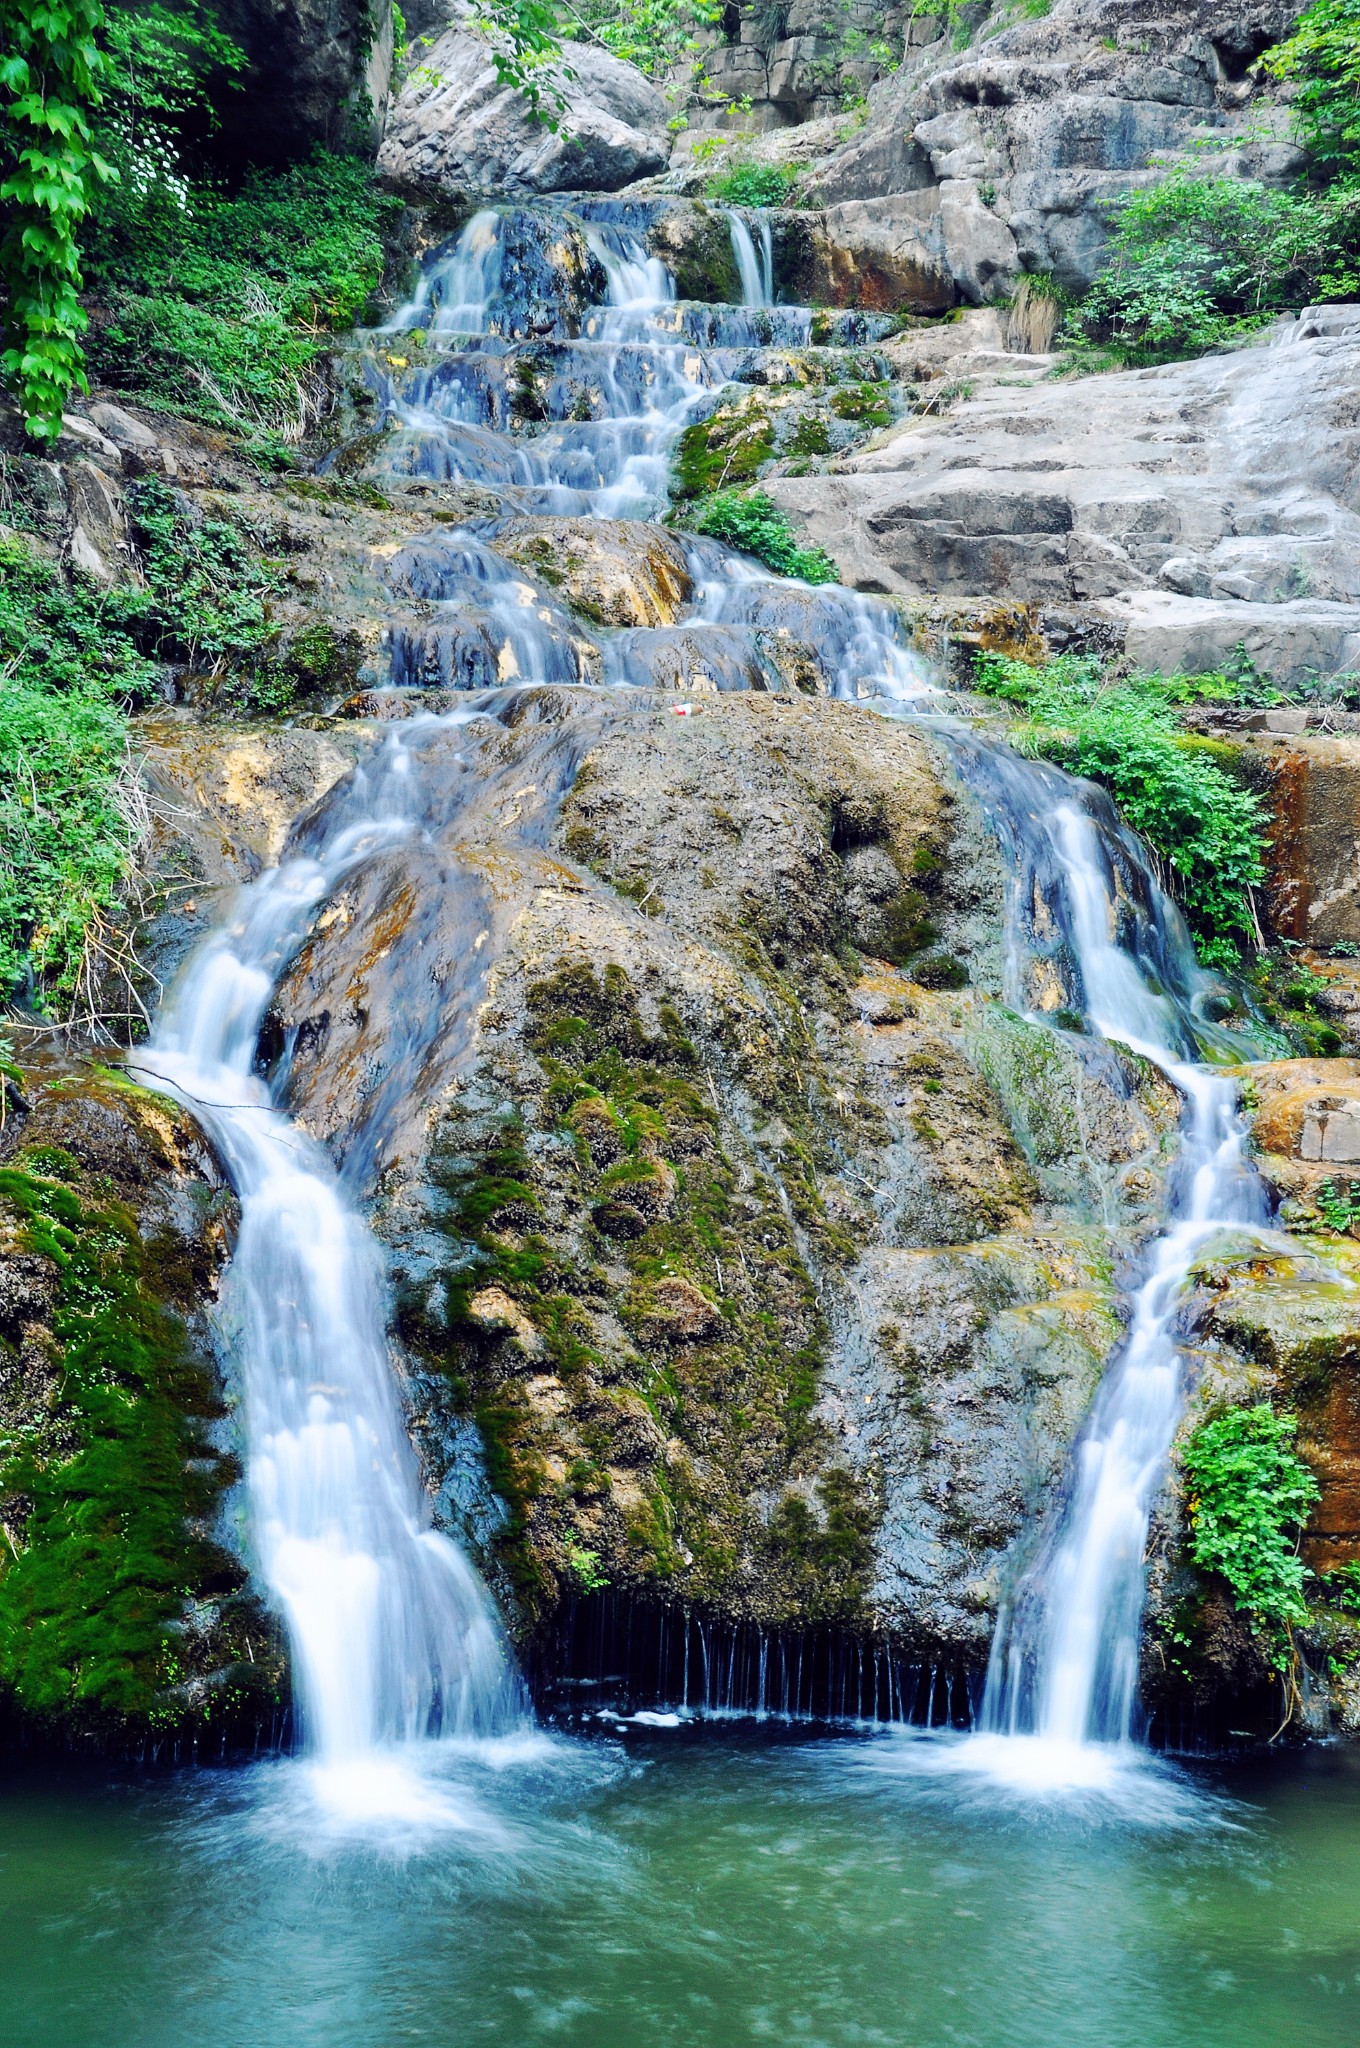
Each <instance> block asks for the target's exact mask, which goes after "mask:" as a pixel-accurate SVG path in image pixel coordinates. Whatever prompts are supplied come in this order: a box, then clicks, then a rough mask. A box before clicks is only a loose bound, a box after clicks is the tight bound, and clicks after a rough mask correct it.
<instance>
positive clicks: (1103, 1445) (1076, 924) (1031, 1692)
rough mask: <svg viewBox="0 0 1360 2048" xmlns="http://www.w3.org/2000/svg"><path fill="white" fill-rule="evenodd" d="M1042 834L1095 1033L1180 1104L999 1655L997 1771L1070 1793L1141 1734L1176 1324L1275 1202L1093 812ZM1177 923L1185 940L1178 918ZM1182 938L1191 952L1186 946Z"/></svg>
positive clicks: (1075, 811)
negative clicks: (1193, 1293) (1104, 1360)
mask: <svg viewBox="0 0 1360 2048" xmlns="http://www.w3.org/2000/svg"><path fill="white" fill-rule="evenodd" d="M1043 829H1044V830H1045V831H1046V832H1047V834H1048V836H1049V839H1050V841H1051V845H1052V849H1053V853H1054V855H1055V856H1056V860H1057V863H1058V866H1059V868H1060V870H1061V873H1062V877H1063V884H1064V894H1065V898H1066V909H1067V917H1066V931H1067V935H1068V938H1069V941H1070V944H1071V947H1072V950H1073V953H1074V954H1075V957H1076V962H1077V966H1078V971H1079V974H1080V978H1081V983H1082V986H1083V989H1084V991H1085V1009H1086V1015H1087V1019H1088V1022H1089V1024H1090V1025H1091V1027H1092V1028H1093V1029H1095V1030H1096V1031H1098V1032H1099V1033H1100V1034H1101V1035H1102V1036H1103V1037H1104V1038H1106V1039H1109V1040H1113V1041H1118V1042H1120V1043H1122V1044H1124V1045H1126V1046H1128V1047H1129V1049H1130V1050H1131V1051H1133V1052H1135V1053H1137V1054H1139V1055H1141V1056H1142V1057H1143V1058H1145V1059H1148V1060H1150V1061H1152V1062H1153V1063H1154V1064H1155V1065H1157V1066H1158V1067H1160V1068H1161V1070H1162V1071H1163V1073H1165V1074H1166V1076H1167V1078H1168V1079H1169V1080H1170V1081H1171V1082H1172V1083H1173V1084H1174V1085H1175V1087H1176V1088H1177V1089H1178V1090H1179V1092H1180V1094H1181V1096H1182V1097H1183V1099H1184V1102H1185V1105H1186V1108H1185V1115H1184V1119H1183V1124H1182V1149H1181V1155H1180V1158H1179V1159H1178V1161H1177V1163H1176V1167H1175V1171H1174V1174H1173V1180H1172V1189H1171V1204H1172V1213H1171V1217H1170V1220H1169V1222H1168V1224H1167V1226H1166V1228H1165V1229H1164V1230H1163V1232H1162V1233H1161V1235H1160V1236H1159V1237H1158V1238H1157V1240H1156V1241H1155V1243H1154V1244H1153V1245H1152V1246H1151V1248H1150V1249H1149V1251H1148V1253H1147V1255H1146V1269H1145V1276H1144V1278H1143V1281H1142V1283H1141V1285H1140V1286H1139V1288H1138V1290H1137V1292H1136V1294H1135V1296H1134V1299H1133V1304H1132V1315H1131V1319H1130V1326H1129V1332H1128V1336H1127V1338H1126V1340H1125V1341H1124V1343H1123V1345H1122V1346H1121V1347H1120V1349H1119V1350H1118V1352H1117V1353H1116V1355H1115V1357H1114V1359H1113V1360H1112V1362H1111V1363H1110V1365H1109V1366H1108V1367H1107V1369H1106V1373H1105V1378H1104V1380H1103V1381H1102V1384H1101V1387H1100V1391H1099V1394H1098V1395H1097V1398H1096V1402H1095V1406H1094V1409H1093V1411H1092V1414H1091V1416H1090V1417H1089V1419H1088V1422H1087V1425H1086V1428H1085V1429H1084V1431H1083V1433H1082V1436H1081V1439H1080V1441H1079V1443H1078V1446H1077V1451H1076V1457H1075V1464H1074V1469H1073V1473H1072V1476H1071V1482H1070V1487H1069V1495H1068V1500H1067V1503H1066V1507H1065V1511H1064V1513H1063V1516H1062V1519H1061V1522H1060V1525H1059V1528H1058V1530H1057V1531H1056V1533H1055V1536H1054V1538H1053V1540H1052V1541H1051V1543H1050V1545H1049V1546H1048V1548H1047V1549H1046V1551H1045V1553H1044V1554H1043V1556H1042V1557H1041V1559H1040V1560H1039V1563H1038V1564H1037V1566H1036V1567H1035V1568H1034V1570H1033V1572H1032V1574H1031V1576H1030V1579H1029V1581H1028V1583H1027V1585H1026V1586H1025V1587H1024V1588H1022V1592H1021V1598H1020V1600H1019V1601H1018V1602H1017V1605H1016V1608H1015V1610H1014V1612H1013V1613H1010V1614H1003V1616H1002V1618H1001V1621H1000V1624H999V1626H998V1630H997V1637H996V1642H995V1645H994V1648H993V1658H992V1669H991V1672H990V1674H989V1682H988V1690H987V1699H986V1705H985V1709H984V1727H985V1728H986V1729H987V1730H988V1731H990V1732H991V1733H993V1734H998V1733H1000V1734H1004V1735H1007V1736H1010V1737H1026V1736H1028V1737H1030V1738H1033V1744H1032V1746H1031V1747H1029V1748H1028V1749H1021V1750H1019V1751H1014V1750H1013V1751H1011V1752H1010V1753H1009V1755H1008V1756H998V1757H997V1758H996V1759H995V1760H996V1761H997V1763H998V1764H999V1766H1000V1767H1001V1768H1003V1769H1004V1770H1007V1771H1017V1770H1018V1771H1019V1772H1020V1773H1021V1774H1022V1775H1028V1774H1033V1775H1035V1776H1037V1777H1040V1778H1044V1777H1049V1776H1051V1777H1053V1778H1055V1779H1057V1780H1058V1781H1059V1782H1061V1781H1062V1780H1063V1779H1064V1778H1065V1777H1067V1776H1068V1775H1070V1774H1072V1773H1074V1772H1075V1773H1076V1774H1077V1775H1082V1774H1084V1772H1085V1769H1086V1765H1085V1764H1084V1763H1083V1760H1082V1759H1081V1757H1080V1756H1079V1755H1078V1754H1077V1753H1078V1752H1079V1751H1080V1750H1081V1748H1082V1746H1083V1745H1085V1744H1089V1743H1103V1744H1115V1745H1123V1744H1127V1743H1128V1742H1129V1740H1130V1737H1131V1735H1132V1733H1133V1725H1134V1712H1135V1703H1136V1696H1137V1680H1138V1650H1139V1637H1140V1624H1141V1620H1142V1611H1143V1592H1144V1585H1143V1581H1144V1565H1143V1554H1144V1548H1145V1545H1146V1541H1147V1534H1148V1524H1149V1520H1150V1517H1151V1514H1152V1508H1153V1505H1154V1502H1155V1500H1156V1496H1157V1492H1158V1489H1159V1487H1160V1486H1161V1483H1162V1480H1163V1477H1164V1475H1165V1471H1166V1461H1167V1456H1168V1453H1169V1451H1170V1448H1171V1442H1172V1438H1173V1437H1174V1435H1175V1432H1176V1427H1177V1424H1178V1422H1179V1420H1180V1415H1181V1411H1182V1407H1183V1403H1184V1395H1185V1387H1184V1377H1183V1365H1182V1359H1181V1353H1180V1348H1179V1345H1178V1341H1177V1332H1176V1318H1177V1314H1178V1311H1179V1310H1180V1308H1181V1307H1182V1305H1183V1303H1184V1299H1185V1292H1186V1287H1187V1283H1188V1280H1189V1276H1190V1271H1191V1268H1192V1267H1193V1265H1194V1262H1195V1259H1196V1258H1197V1256H1198V1254H1199V1253H1200V1251H1201V1250H1202V1248H1203V1246H1204V1245H1205V1243H1206V1241H1207V1240H1208V1239H1209V1238H1211V1237H1212V1236H1213V1235H1214V1234H1215V1232H1217V1231H1220V1230H1225V1229H1230V1228H1233V1227H1238V1228H1241V1227H1243V1226H1246V1227H1259V1226H1261V1225H1263V1224H1264V1223H1265V1220H1266V1204H1265V1197H1264V1191H1263V1189H1262V1186H1261V1182H1260V1180H1259V1179H1258V1177H1257V1175H1256V1174H1255V1172H1254V1170H1253V1169H1252V1168H1251V1166H1250V1164H1249V1162H1248V1160H1247V1157H1246V1150H1245V1145H1246V1132H1245V1128H1244V1125H1243V1123H1242V1121H1241V1118H1240V1117H1239V1116H1238V1114H1237V1106H1236V1090H1235V1088H1234V1086H1233V1084H1232V1082H1231V1081H1229V1080H1227V1079H1224V1078H1222V1077H1221V1076H1218V1075H1215V1074H1214V1073H1213V1072H1212V1071H1210V1070H1209V1069H1206V1068H1205V1067H1203V1066H1200V1065H1198V1064H1196V1063H1195V1062H1193V1061H1191V1060H1189V1059H1187V1058H1186V1057H1185V1056H1184V1046H1185V1040H1186V1024H1185V1019H1184V1017H1183V1015H1182V1014H1181V1013H1180V1011H1179V1010H1178V1009H1177V1007H1176V1005H1175V1004H1174V1003H1173V1002H1172V1001H1171V1000H1170V999H1169V998H1168V996H1167V995H1165V994H1164V993H1162V992H1161V991H1160V990H1158V989H1156V988H1154V987H1152V986H1150V984H1149V981H1148V978H1147V976H1146V973H1145V972H1144V971H1142V970H1141V969H1140V967H1139V965H1138V964H1137V963H1136V962H1135V960H1134V959H1133V957H1132V956H1131V955H1130V953H1129V952H1127V951H1126V950H1125V949H1124V948H1123V947H1121V946H1119V945H1118V944H1116V943H1115V938H1114V933H1115V930H1116V929H1117V925H1118V918H1119V904H1118V901H1117V896H1116V892H1115V888H1114V875H1113V871H1112V868H1111V865H1110V861H1109V858H1108V855H1107V853H1106V850H1105V849H1104V848H1103V847H1102V844H1101V840H1100V836H1099V834H1098V832H1097V829H1096V827H1095V824H1094V822H1093V820H1092V818H1091V816H1090V814H1089V813H1088V812H1087V811H1084V810H1082V809H1081V808H1079V807H1078V805H1077V804H1075V803H1065V804H1060V805H1059V806H1058V807H1057V808H1056V809H1054V810H1052V811H1050V812H1049V813H1048V814H1047V815H1046V817H1045V818H1044V820H1043ZM1159 907H1160V906H1159ZM1167 908H1168V909H1169V906H1168V907H1167ZM1170 921H1171V922H1172V923H1173V926H1179V919H1177V918H1176V917H1175V913H1174V912H1172V913H1171V914H1170ZM1174 936H1175V937H1177V938H1179V939H1180V941H1181V944H1182V946H1183V947H1185V948H1187V949H1188V940H1186V939H1185V938H1184V935H1183V933H1182V932H1179V931H1176V932H1174Z"/></svg>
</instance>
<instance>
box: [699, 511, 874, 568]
mask: <svg viewBox="0 0 1360 2048" xmlns="http://www.w3.org/2000/svg"><path fill="white" fill-rule="evenodd" d="M693 524H694V530H695V532H696V533H706V534H708V535H709V536H710V537H711V538H712V539H713V540H720V541H722V542H723V544H724V545H725V546H726V547H729V548H738V549H740V551H741V552H742V553H743V554H747V555H754V556H755V557H756V559H757V560H758V561H761V562H764V564H765V566H766V568H767V569H773V570H774V571H775V573H776V575H779V576H796V577H797V578H798V580H799V581H800V582H802V583H839V582H840V574H839V572H838V570H837V568H836V565H835V563H834V562H833V561H832V559H831V557H830V555H828V554H825V553H824V552H823V550H822V549H821V548H801V547H799V545H798V542H797V540H796V539H795V537H794V531H793V528H792V526H791V525H790V524H789V519H788V514H787V513H785V512H783V511H781V510H780V508H779V506H778V505H776V504H775V502H774V500H773V499H772V498H769V497H767V496H766V494H765V492H764V491H715V492H714V494H713V496H712V497H711V498H709V499H707V500H706V501H705V502H704V504H703V506H702V508H701V509H700V510H699V511H698V512H697V513H696V514H695V515H694V520H693Z"/></svg>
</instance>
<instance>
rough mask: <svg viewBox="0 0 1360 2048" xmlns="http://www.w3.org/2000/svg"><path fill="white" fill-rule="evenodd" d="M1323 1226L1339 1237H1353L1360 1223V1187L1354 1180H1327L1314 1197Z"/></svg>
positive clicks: (1314, 1204) (1315, 1206) (1314, 1205)
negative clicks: (1343, 1181)
mask: <svg viewBox="0 0 1360 2048" xmlns="http://www.w3.org/2000/svg"><path fill="white" fill-rule="evenodd" d="M1313 1207H1314V1208H1315V1209H1316V1211H1317V1215H1318V1221H1319V1223H1320V1224H1321V1226H1322V1227H1323V1228H1324V1229H1326V1230H1330V1231H1331V1232H1332V1233H1333V1234H1334V1235H1335V1236H1337V1237H1348V1236H1351V1235H1353V1233H1354V1231H1355V1227H1356V1225H1357V1224H1358V1223H1360V1186H1357V1184H1356V1182H1355V1181H1353V1180H1350V1181H1346V1182H1345V1183H1344V1185H1343V1183H1342V1182H1340V1181H1335V1180H1325V1181H1323V1183H1322V1186H1321V1187H1320V1188H1319V1189H1318V1191H1317V1193H1316V1194H1315V1195H1314V1197H1313Z"/></svg>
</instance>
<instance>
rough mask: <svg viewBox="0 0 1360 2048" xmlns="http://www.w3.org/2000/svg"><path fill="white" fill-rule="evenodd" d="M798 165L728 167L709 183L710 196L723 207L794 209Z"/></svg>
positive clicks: (741, 164) (745, 164)
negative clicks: (778, 207)
mask: <svg viewBox="0 0 1360 2048" xmlns="http://www.w3.org/2000/svg"><path fill="white" fill-rule="evenodd" d="M800 169H801V166H800V165H798V164H753V163H734V164H728V165H727V167H726V168H725V169H724V170H721V171H717V172H715V173H714V175H713V176H712V177H711V178H710V179H709V181H708V186H707V193H708V197H709V198H710V199H714V200H717V202H718V203H719V205H722V206H791V205H792V204H793V188H794V186H795V185H796V184H797V182H798V173H799V170H800Z"/></svg>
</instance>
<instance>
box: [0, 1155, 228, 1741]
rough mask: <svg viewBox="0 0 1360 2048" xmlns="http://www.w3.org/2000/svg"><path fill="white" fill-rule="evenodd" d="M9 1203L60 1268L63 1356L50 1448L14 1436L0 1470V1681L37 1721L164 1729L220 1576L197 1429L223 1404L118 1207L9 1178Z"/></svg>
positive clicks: (34, 1179) (22, 1175)
mask: <svg viewBox="0 0 1360 2048" xmlns="http://www.w3.org/2000/svg"><path fill="white" fill-rule="evenodd" d="M0 1202H3V1203H4V1205H5V1207H6V1208H8V1209H9V1210H10V1212H11V1213H12V1214H13V1215H15V1216H17V1218H18V1219H19V1221H20V1226H21V1235H22V1239H23V1241H24V1243H25V1244H26V1245H27V1247H28V1248H29V1249H30V1250H31V1251H33V1252H35V1253H38V1254H40V1255H41V1256H43V1257H45V1258H48V1259H50V1260H52V1261H53V1262H54V1264H55V1265H56V1268H57V1271H58V1303H57V1309H56V1313H55V1316H54V1319H53V1334H54V1335H55V1337H56V1339H57V1341H58V1342H59V1343H60V1345H61V1348H62V1349H61V1365H62V1378H61V1395H60V1402H61V1409H60V1427H59V1432H58V1434H57V1436H56V1438H55V1440H50V1439H49V1440H43V1438H42V1437H41V1436H40V1435H39V1433H38V1431H36V1430H35V1431H34V1432H33V1433H32V1434H31V1435H29V1436H28V1437H25V1436H22V1435H21V1436H20V1437H19V1438H18V1440H17V1441H16V1440H11V1442H10V1443H9V1445H8V1446H7V1447H6V1448H7V1452H8V1455H7V1456H6V1457H5V1459H4V1462H3V1464H0V1498H2V1499H3V1500H4V1501H5V1503H6V1505H7V1506H8V1507H9V1508H10V1510H11V1512H13V1511H15V1510H16V1509H19V1510H21V1511H22V1540H21V1544H20V1546H19V1547H18V1548H17V1552H15V1551H14V1550H11V1552H10V1554H9V1556H8V1557H7V1559H6V1562H5V1564H4V1568H3V1571H2V1572H0V1682H3V1684H4V1685H5V1686H6V1687H7V1688H8V1689H9V1690H11V1691H12V1692H13V1693H14V1694H15V1696H16V1697H17V1699H18V1700H19V1702H20V1704H21V1705H22V1706H23V1707H24V1708H25V1709H26V1710H27V1711H28V1712H30V1713H33V1714H45V1715H56V1714H63V1713H68V1712H70V1711H72V1710H86V1711H89V1710H95V1711H98V1712H102V1713H105V1714H113V1715H119V1716H124V1715H138V1716H143V1715H150V1716H151V1717H152V1718H153V1719H154V1718H155V1717H156V1713H157V1696H158V1694H160V1693H161V1692H163V1690H164V1688H165V1686H166V1684H167V1682H168V1681H169V1680H170V1679H172V1678H173V1676H174V1673H175V1657H174V1624H175V1621H176V1619H177V1617H178V1616H179V1614H180V1612H181V1610H182V1606H183V1601H184V1596H185V1592H186V1589H189V1588H192V1587H194V1586H196V1585H201V1584H202V1583H203V1582H204V1581H205V1580H207V1581H209V1582H211V1581H212V1580H213V1579H217V1580H218V1581H219V1582H220V1580H221V1577H222V1573H223V1566H224V1562H225V1561H224V1560H222V1559H220V1558H219V1557H218V1556H217V1555H216V1554H215V1553H214V1552H213V1551H212V1549H211V1547H210V1546H209V1545H208V1544H207V1543H206V1542H205V1541H203V1540H202V1539H201V1538H199V1537H196V1536H195V1535H194V1534H193V1533H192V1532H193V1527H194V1525H195V1524H201V1522H202V1521H203V1520H204V1519H205V1518H207V1517H208V1516H210V1515H211V1513H212V1511H213V1508H214V1506H215V1504H216V1501H217V1499H218V1497H219V1496H220V1494H221V1491H222V1488H223V1485H224V1483H225V1481H226V1479H227V1477H229V1472H228V1470H227V1468H226V1466H225V1464H224V1461H223V1460H222V1459H221V1458H220V1457H218V1456H217V1455H216V1454H215V1453H214V1452H213V1450H212V1446H211V1444H210V1442H209V1440H208V1438H207V1434H206V1429H205V1423H206V1421H207V1419H208V1418H209V1417H210V1416H211V1415H212V1414H214V1413H216V1412H217V1408H216V1404H215V1402H214V1400H213V1397H212V1393H211V1389H210V1387H209V1385H208V1382H207V1380H206V1377H205V1375H204V1374H203V1373H202V1371H201V1369H200V1368H199V1367H198V1366H197V1365H196V1363H195V1361H194V1360H193V1358H192V1356H191V1354H190V1352H189V1349H188V1346H187V1342H186V1339H185V1335H184V1331H183V1328H182V1326H181V1325H180V1323H179V1322H178V1321H177V1320H176V1318H175V1317H173V1316H172V1315H171V1314H169V1312H168V1311H167V1310H166V1309H165V1308H164V1307H163V1306H162V1305H161V1304H160V1303H159V1302H158V1300H157V1299H156V1297H155V1295H154V1293H153V1292H152V1290H151V1289H150V1287H149V1286H148V1284H147V1277H146V1270H145V1265H146V1261H145V1249H144V1247H143V1245H142V1242H141V1239H140V1237H139V1235H138V1233H137V1230H136V1227H135V1225H134V1223H133V1221H132V1219H131V1217H130V1216H129V1215H128V1214H127V1213H126V1211H124V1210H122V1209H120V1208H117V1207H114V1206H110V1207H105V1208H94V1207H91V1206H89V1205H88V1204H87V1203H85V1202H84V1201H82V1200H81V1199H80V1197H79V1196H78V1195H77V1194H76V1193H75V1192H73V1191H72V1189H70V1188H69V1187H66V1186H63V1185H61V1184H60V1182H59V1181H57V1180H54V1179H48V1178H45V1177H43V1176H41V1175H40V1174H37V1173H33V1172H26V1171H20V1170H18V1169H17V1168H15V1167H6V1168H4V1169H3V1170H0ZM186 1418H188V1419H187V1420H186ZM228 1569H229V1568H228Z"/></svg>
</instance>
